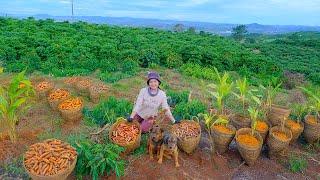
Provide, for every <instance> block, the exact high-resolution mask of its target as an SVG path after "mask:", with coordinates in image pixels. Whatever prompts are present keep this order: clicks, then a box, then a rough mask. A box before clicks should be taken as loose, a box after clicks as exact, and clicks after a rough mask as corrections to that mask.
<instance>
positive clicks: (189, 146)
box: [172, 120, 201, 154]
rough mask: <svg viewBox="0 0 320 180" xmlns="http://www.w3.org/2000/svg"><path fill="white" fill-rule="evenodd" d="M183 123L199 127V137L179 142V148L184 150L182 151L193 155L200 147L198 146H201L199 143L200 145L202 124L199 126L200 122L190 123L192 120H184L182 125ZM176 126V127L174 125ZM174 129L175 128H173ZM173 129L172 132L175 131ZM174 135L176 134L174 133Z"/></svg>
mask: <svg viewBox="0 0 320 180" xmlns="http://www.w3.org/2000/svg"><path fill="white" fill-rule="evenodd" d="M182 122H187V123H193V124H196V126H198V128H199V131H200V132H199V135H198V136H196V137H189V138H184V139H180V140H178V143H177V144H178V147H179V148H180V149H181V150H182V151H184V152H186V153H188V154H190V153H192V152H193V151H194V150H195V149H196V148H197V147H198V145H199V143H200V139H201V127H200V124H199V122H195V121H190V120H182V121H181V122H180V123H182ZM177 125H179V124H177ZM174 126H175V125H174ZM173 129H174V128H173ZM173 129H172V130H173ZM173 133H174V132H173Z"/></svg>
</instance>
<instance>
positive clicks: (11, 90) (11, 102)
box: [0, 71, 34, 142]
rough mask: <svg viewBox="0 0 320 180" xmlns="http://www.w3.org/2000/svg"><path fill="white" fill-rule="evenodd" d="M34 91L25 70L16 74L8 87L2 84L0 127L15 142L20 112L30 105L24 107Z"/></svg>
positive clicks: (0, 93) (0, 92)
mask: <svg viewBox="0 0 320 180" xmlns="http://www.w3.org/2000/svg"><path fill="white" fill-rule="evenodd" d="M33 93H34V91H33V88H32V86H31V82H30V81H29V80H28V79H27V78H26V77H25V71H22V72H21V73H19V74H17V75H16V76H14V77H13V78H12V80H11V82H10V84H9V86H8V87H3V86H0V125H1V126H0V127H1V128H3V132H2V133H3V134H4V133H8V134H9V137H10V140H11V141H12V142H15V141H16V139H17V135H16V127H15V126H16V124H17V123H18V120H19V117H18V114H19V112H20V111H21V110H24V109H26V108H27V107H28V106H25V107H22V106H23V105H25V104H26V103H27V101H28V99H29V98H30V97H31V96H32V94H33Z"/></svg>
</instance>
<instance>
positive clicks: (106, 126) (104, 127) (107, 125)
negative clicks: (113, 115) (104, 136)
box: [90, 124, 110, 135]
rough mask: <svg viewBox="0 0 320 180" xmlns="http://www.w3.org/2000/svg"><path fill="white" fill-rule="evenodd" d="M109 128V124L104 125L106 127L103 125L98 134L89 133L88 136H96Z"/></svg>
mask: <svg viewBox="0 0 320 180" xmlns="http://www.w3.org/2000/svg"><path fill="white" fill-rule="evenodd" d="M109 126H110V124H106V125H104V126H103V127H102V128H101V129H100V130H99V131H98V132H95V133H90V135H98V134H100V133H101V132H102V131H104V130H106V129H107V128H108V127H109Z"/></svg>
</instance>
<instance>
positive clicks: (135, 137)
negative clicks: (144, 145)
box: [109, 118, 141, 154]
mask: <svg viewBox="0 0 320 180" xmlns="http://www.w3.org/2000/svg"><path fill="white" fill-rule="evenodd" d="M109 139H110V141H111V142H113V143H115V144H117V145H119V146H122V147H124V148H125V149H126V150H125V152H124V154H128V153H130V152H131V151H133V150H135V149H136V148H137V147H139V146H140V141H141V128H140V124H139V123H138V122H135V121H134V122H127V121H126V120H125V119H124V118H118V119H117V121H116V122H115V123H114V124H113V125H112V126H111V127H110V130H109Z"/></svg>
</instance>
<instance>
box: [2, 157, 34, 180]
mask: <svg viewBox="0 0 320 180" xmlns="http://www.w3.org/2000/svg"><path fill="white" fill-rule="evenodd" d="M1 170H4V172H5V174H7V177H3V178H4V179H6V178H8V179H10V178H12V179H29V175H28V173H27V172H26V171H25V169H24V168H23V157H22V156H19V157H17V158H15V159H12V160H11V161H10V162H8V163H6V164H5V165H4V166H0V173H1ZM9 177H10V178H9Z"/></svg>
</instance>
